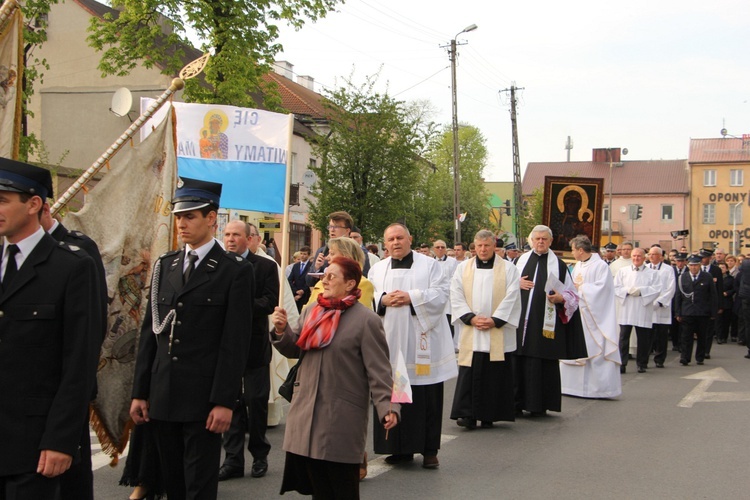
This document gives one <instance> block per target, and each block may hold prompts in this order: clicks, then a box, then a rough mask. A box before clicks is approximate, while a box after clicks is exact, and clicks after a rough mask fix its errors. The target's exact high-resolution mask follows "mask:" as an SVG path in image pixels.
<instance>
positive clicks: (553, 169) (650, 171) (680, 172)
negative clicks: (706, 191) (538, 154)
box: [523, 160, 689, 196]
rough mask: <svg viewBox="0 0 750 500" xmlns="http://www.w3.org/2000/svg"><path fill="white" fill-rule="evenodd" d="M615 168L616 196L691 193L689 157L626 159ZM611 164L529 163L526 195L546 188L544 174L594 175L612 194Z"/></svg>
mask: <svg viewBox="0 0 750 500" xmlns="http://www.w3.org/2000/svg"><path fill="white" fill-rule="evenodd" d="M622 165H623V166H621V167H612V185H613V187H614V190H613V191H612V193H613V194H615V195H633V194H644V195H649V194H684V195H687V194H688V192H689V183H688V166H687V160H648V161H625V162H622ZM609 174H610V172H609V163H608V162H593V161H571V162H537V163H529V164H528V165H527V167H526V172H524V175H523V194H524V196H526V195H531V194H533V192H534V190H535V189H536V188H538V187H540V186H541V187H542V188H544V177H545V176H551V177H591V178H595V179H599V178H600V179H604V192H605V193H609Z"/></svg>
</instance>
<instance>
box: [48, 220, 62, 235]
mask: <svg viewBox="0 0 750 500" xmlns="http://www.w3.org/2000/svg"><path fill="white" fill-rule="evenodd" d="M59 225H60V222H59V221H58V220H57V219H52V226H51V227H50V228H49V231H47V232H48V233H49V234H52V233H54V232H55V229H57V226H59Z"/></svg>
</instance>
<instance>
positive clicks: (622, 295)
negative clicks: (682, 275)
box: [610, 248, 659, 373]
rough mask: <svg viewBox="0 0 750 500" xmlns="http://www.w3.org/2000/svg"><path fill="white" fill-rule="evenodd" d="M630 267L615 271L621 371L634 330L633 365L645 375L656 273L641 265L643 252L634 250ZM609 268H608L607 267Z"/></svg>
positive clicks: (622, 371)
mask: <svg viewBox="0 0 750 500" xmlns="http://www.w3.org/2000/svg"><path fill="white" fill-rule="evenodd" d="M631 256H632V259H633V264H632V265H631V266H628V267H623V268H622V269H620V270H619V271H617V275H616V276H615V297H617V299H616V300H617V304H618V306H619V308H618V309H617V323H618V324H619V325H620V357H621V358H622V366H621V367H620V372H621V373H625V370H626V367H627V365H628V350H629V347H630V332H631V331H632V330H633V327H635V332H636V336H637V337H638V350H637V352H636V364H637V365H638V373H645V371H646V367H647V366H648V358H649V355H650V353H651V327H652V326H653V312H654V310H653V303H654V300H656V297H658V296H659V282H658V280H657V276H656V272H655V271H654V270H653V269H650V268H649V267H647V266H645V265H644V262H645V260H646V252H645V251H644V250H643V249H642V248H636V249H634V250H633V252H632V253H631ZM610 267H611V266H610Z"/></svg>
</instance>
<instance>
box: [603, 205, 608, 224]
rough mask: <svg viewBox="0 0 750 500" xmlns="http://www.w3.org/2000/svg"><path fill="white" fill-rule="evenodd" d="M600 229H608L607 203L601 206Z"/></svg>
mask: <svg viewBox="0 0 750 500" xmlns="http://www.w3.org/2000/svg"><path fill="white" fill-rule="evenodd" d="M602 229H609V205H604V207H602Z"/></svg>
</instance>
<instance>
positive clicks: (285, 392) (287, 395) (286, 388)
mask: <svg viewBox="0 0 750 500" xmlns="http://www.w3.org/2000/svg"><path fill="white" fill-rule="evenodd" d="M304 356H305V351H302V354H300V356H299V359H298V360H297V363H296V364H295V365H294V366H293V367H291V368H289V373H287V375H286V380H284V383H283V384H281V385H280V386H279V396H281V397H282V398H284V399H286V400H287V401H289V402H290V403H291V402H292V395H293V394H294V383H295V382H296V381H297V370H298V369H299V365H300V363H302V358H303V357H304Z"/></svg>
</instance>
